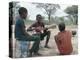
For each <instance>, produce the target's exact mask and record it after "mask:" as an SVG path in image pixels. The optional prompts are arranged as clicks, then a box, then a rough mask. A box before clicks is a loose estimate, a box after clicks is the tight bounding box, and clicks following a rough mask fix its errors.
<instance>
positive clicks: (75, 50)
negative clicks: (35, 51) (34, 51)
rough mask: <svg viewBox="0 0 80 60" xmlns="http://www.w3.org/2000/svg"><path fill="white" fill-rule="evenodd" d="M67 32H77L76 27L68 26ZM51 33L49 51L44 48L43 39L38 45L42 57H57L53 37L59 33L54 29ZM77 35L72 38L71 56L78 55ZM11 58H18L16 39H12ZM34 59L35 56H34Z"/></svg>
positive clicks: (18, 51)
mask: <svg viewBox="0 0 80 60" xmlns="http://www.w3.org/2000/svg"><path fill="white" fill-rule="evenodd" d="M66 29H67V30H76V31H77V27H76V26H68V27H67V28H66ZM50 31H51V37H50V40H49V43H48V45H49V47H50V48H49V49H48V48H44V44H45V39H44V40H43V41H41V43H40V49H39V53H40V54H42V56H57V55H58V54H59V51H58V49H57V46H56V43H55V40H54V35H56V34H57V33H58V32H59V31H58V28H55V29H50ZM77 37H78V36H77V34H76V35H75V36H74V37H72V45H73V52H72V54H78V39H77ZM15 42H16V43H15ZM13 43H14V44H13V52H14V54H13V57H17V58H19V57H20V49H19V42H18V41H16V39H14V38H13ZM34 57H35V56H34Z"/></svg>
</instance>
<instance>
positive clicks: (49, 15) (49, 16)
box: [48, 15, 50, 24]
mask: <svg viewBox="0 0 80 60" xmlns="http://www.w3.org/2000/svg"><path fill="white" fill-rule="evenodd" d="M48 20H49V24H50V15H48Z"/></svg>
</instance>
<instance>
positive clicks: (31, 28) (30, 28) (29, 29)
mask: <svg viewBox="0 0 80 60" xmlns="http://www.w3.org/2000/svg"><path fill="white" fill-rule="evenodd" d="M34 26H35V24H32V25H31V26H30V27H29V28H28V29H27V31H33V30H34V28H33V27H34Z"/></svg>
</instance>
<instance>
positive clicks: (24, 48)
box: [20, 41, 29, 57]
mask: <svg viewBox="0 0 80 60" xmlns="http://www.w3.org/2000/svg"><path fill="white" fill-rule="evenodd" d="M28 46H29V42H28V41H20V50H21V56H20V57H27V56H28V50H29V47H28Z"/></svg>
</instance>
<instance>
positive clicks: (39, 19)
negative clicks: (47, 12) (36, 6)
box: [36, 14, 42, 22]
mask: <svg viewBox="0 0 80 60" xmlns="http://www.w3.org/2000/svg"><path fill="white" fill-rule="evenodd" d="M36 20H37V22H42V16H41V15H40V14H38V15H36Z"/></svg>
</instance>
